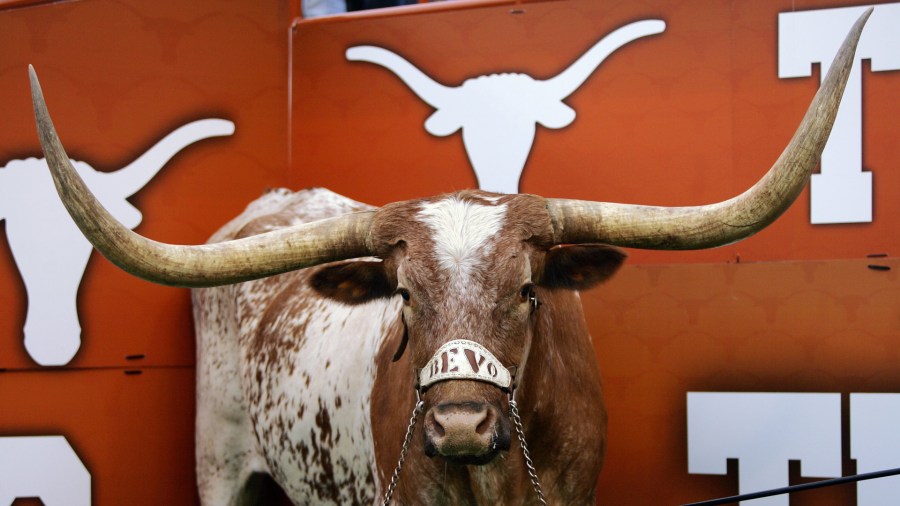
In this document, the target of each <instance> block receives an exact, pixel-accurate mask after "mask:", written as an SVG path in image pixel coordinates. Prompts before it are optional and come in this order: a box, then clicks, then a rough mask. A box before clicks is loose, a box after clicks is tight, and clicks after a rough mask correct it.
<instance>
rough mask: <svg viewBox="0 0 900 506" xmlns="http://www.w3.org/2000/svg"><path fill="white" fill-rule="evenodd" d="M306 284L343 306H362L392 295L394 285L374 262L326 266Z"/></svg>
mask: <svg viewBox="0 0 900 506" xmlns="http://www.w3.org/2000/svg"><path fill="white" fill-rule="evenodd" d="M309 284H310V286H312V287H313V289H315V290H316V291H317V292H319V293H320V294H322V295H323V296H325V297H328V298H330V299H334V300H336V301H339V302H343V303H345V304H362V303H363V302H368V301H370V300H373V299H378V298H382V297H390V296H391V295H392V294H393V293H394V283H392V282H391V280H390V279H389V278H388V275H387V271H385V268H384V263H383V262H378V261H366V260H356V261H352V262H345V263H340V264H335V265H327V266H325V267H322V268H320V269H318V270H317V271H316V272H315V273H314V274H313V275H312V277H311V278H310V280H309Z"/></svg>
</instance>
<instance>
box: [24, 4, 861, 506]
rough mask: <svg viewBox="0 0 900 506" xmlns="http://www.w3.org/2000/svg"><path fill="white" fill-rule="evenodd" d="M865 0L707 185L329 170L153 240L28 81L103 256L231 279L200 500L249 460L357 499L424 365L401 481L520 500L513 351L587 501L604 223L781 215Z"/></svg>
mask: <svg viewBox="0 0 900 506" xmlns="http://www.w3.org/2000/svg"><path fill="white" fill-rule="evenodd" d="M870 12H871V11H869V13H870ZM867 17H868V13H867V14H866V15H864V16H863V17H862V18H861V19H860V21H858V22H857V24H856V25H855V26H854V28H853V31H852V32H851V35H850V36H848V39H847V41H845V44H844V46H843V47H842V49H841V51H840V52H839V54H838V56H837V58H836V61H835V63H834V64H833V65H832V67H831V70H830V72H829V74H828V76H827V77H826V79H825V84H824V85H823V86H822V88H821V89H820V90H819V92H818V93H817V95H816V97H815V98H814V99H813V103H812V104H811V105H810V108H809V111H808V112H807V115H806V116H805V117H804V119H803V121H802V123H801V125H800V127H799V129H798V131H797V133H796V134H795V136H794V138H793V139H792V140H791V142H790V143H789V145H788V147H787V148H786V149H785V151H784V153H783V154H782V156H781V157H780V158H779V159H778V161H776V162H775V164H774V165H773V167H772V168H771V169H770V171H769V172H768V173H767V174H766V175H765V176H764V177H763V178H762V179H761V180H760V181H759V182H758V183H757V184H756V185H755V186H753V187H752V188H751V189H749V190H748V191H747V192H745V193H744V194H742V195H740V196H738V197H735V198H734V199H731V200H728V201H725V202H720V203H718V204H713V205H710V206H698V207H686V208H648V207H643V206H631V205H622V204H608V203H602V202H583V201H569V200H560V199H544V198H542V197H538V196H534V195H497V194H490V193H484V192H480V191H464V192H459V193H455V194H451V195H445V196H440V197H434V198H427V199H421V200H413V201H406V202H398V203H394V204H389V205H387V206H385V207H383V208H380V209H371V208H368V207H367V206H364V205H362V204H357V203H355V202H352V201H349V200H347V199H344V198H342V197H338V196H336V195H334V194H331V193H329V192H326V191H324V190H311V191H305V192H299V193H297V194H290V193H288V192H274V193H270V194H269V195H267V196H265V197H263V198H262V199H260V200H258V201H257V202H255V203H253V204H252V205H251V206H250V207H249V208H248V210H247V211H246V212H245V213H244V214H243V215H241V216H240V217H238V218H237V219H236V220H234V221H232V222H231V223H230V224H228V225H226V227H225V228H223V229H222V230H221V231H220V232H219V233H217V234H216V235H215V236H214V238H213V243H211V244H208V245H203V246H172V245H166V244H161V243H157V242H153V241H150V240H148V239H146V238H143V237H141V236H139V235H137V234H134V233H133V232H131V231H130V230H128V229H127V228H126V227H123V226H121V225H120V224H118V223H117V222H116V221H115V220H114V219H112V217H111V216H109V215H108V214H107V213H106V211H105V210H104V209H103V208H102V207H101V206H100V205H99V204H98V203H97V202H96V201H94V200H93V199H92V198H91V196H90V193H89V192H88V191H87V190H86V188H85V186H84V184H83V182H82V181H80V180H79V179H78V177H77V173H76V172H75V171H74V170H72V168H71V167H70V166H69V164H68V158H67V157H66V155H65V151H64V150H63V148H62V145H61V144H60V142H59V139H58V138H57V137H56V133H55V131H54V129H53V126H52V124H51V123H50V119H49V116H48V115H47V112H46V108H45V106H44V103H43V97H42V96H41V93H40V89H39V86H38V84H37V80H36V77H35V76H34V75H33V73H32V89H33V97H34V101H35V110H36V115H37V121H38V125H39V130H40V134H41V139H42V144H43V145H44V149H45V153H46V155H47V158H48V160H49V161H50V165H51V170H52V172H53V174H54V177H55V178H56V179H57V183H58V185H59V187H60V188H61V191H62V195H63V199H64V201H65V203H66V205H67V207H68V208H69V210H70V212H71V214H72V216H73V218H74V219H75V221H76V222H77V223H78V224H79V226H80V227H81V229H82V230H83V231H84V232H85V234H86V235H88V236H89V238H90V239H91V241H92V242H93V243H94V245H95V246H96V247H97V248H98V249H100V250H101V251H102V252H103V253H104V254H105V255H106V256H107V258H109V259H110V260H112V261H113V262H115V263H116V264H118V265H120V266H121V267H122V268H123V269H126V270H128V271H129V272H131V273H133V274H136V275H138V276H141V277H143V278H145V279H149V280H152V281H155V282H159V283H165V284H173V285H183V286H195V287H203V286H205V287H212V286H216V285H225V284H230V283H237V282H244V283H242V284H238V285H231V286H220V287H216V288H205V289H198V290H197V291H195V292H194V300H195V303H196V305H195V312H196V318H197V331H198V335H197V338H198V365H197V367H198V374H197V377H198V388H197V396H198V398H197V402H198V409H197V471H198V478H199V486H200V495H201V498H202V501H203V503H204V504H206V505H213V504H216V505H219V504H248V503H249V501H250V500H251V496H252V487H249V486H248V484H249V483H251V482H252V480H250V478H251V477H252V476H253V475H254V474H257V473H266V474H269V475H271V476H272V477H273V478H274V479H275V481H276V482H277V483H278V484H279V485H280V486H281V487H283V489H284V490H285V491H286V492H287V494H288V495H289V496H290V497H291V499H292V500H293V501H294V502H295V503H297V504H348V503H359V504H364V503H371V502H372V501H373V500H374V499H375V498H376V497H378V496H379V495H380V494H381V493H382V492H384V490H385V489H386V488H387V483H388V480H389V479H390V475H391V469H392V468H393V466H394V465H395V462H397V459H398V455H399V454H400V448H401V442H402V439H403V432H404V427H405V425H406V424H405V420H406V419H407V416H408V413H410V412H412V410H413V406H414V404H415V394H414V385H417V384H421V385H422V386H423V387H424V386H426V385H427V386H428V388H427V389H424V388H423V389H422V391H421V395H422V396H423V402H424V416H423V417H422V418H423V423H421V424H420V426H419V427H420V428H419V429H417V431H416V436H415V437H414V438H413V439H412V445H411V450H410V453H409V458H408V459H407V462H406V468H404V470H403V475H402V477H401V480H400V483H399V487H398V488H397V490H396V494H395V495H394V500H395V501H396V502H398V503H401V504H522V503H535V502H536V497H535V496H534V495H533V494H532V493H531V492H530V490H529V489H530V484H529V479H528V477H527V476H526V473H525V469H524V465H523V462H522V457H521V456H520V453H519V452H515V451H507V449H508V448H509V447H510V442H509V441H510V433H511V429H510V420H509V418H508V417H507V414H506V413H507V410H508V408H509V406H508V403H507V396H506V394H505V393H504V391H503V390H502V389H501V387H504V386H506V387H507V389H508V384H506V383H500V385H499V386H498V385H495V384H491V383H490V382H493V381H494V379H493V378H492V377H491V375H490V374H481V375H479V376H476V379H472V376H473V371H475V369H479V370H480V366H481V365H483V364H488V365H494V366H496V365H498V364H499V365H502V366H514V367H515V371H514V376H515V380H514V382H513V385H517V386H516V391H515V395H516V396H517V398H518V402H519V403H520V405H521V408H522V412H523V413H524V416H523V426H524V438H525V440H527V441H528V443H529V444H530V445H531V450H532V455H533V457H534V463H535V467H536V474H537V476H538V477H539V479H540V481H541V482H542V483H543V484H544V486H545V488H544V491H545V493H546V495H547V499H548V502H549V503H551V504H591V503H592V502H593V501H594V492H595V486H596V477H597V473H598V471H599V469H600V466H601V464H602V461H603V453H604V447H605V438H606V434H605V430H606V413H605V408H604V405H603V401H602V396H601V390H600V382H599V374H598V371H597V366H596V364H595V363H594V361H593V359H592V358H591V357H592V356H593V353H592V346H591V343H590V337H589V335H588V331H587V328H586V326H585V321H584V317H583V315H582V311H581V307H580V306H579V304H578V296H577V294H576V292H575V290H579V289H584V288H588V287H590V286H593V285H595V284H596V283H598V282H601V281H603V280H604V279H606V278H608V277H609V276H610V275H611V274H612V273H613V272H614V271H615V270H616V268H617V267H618V266H619V265H620V263H621V262H622V259H623V256H624V255H623V254H622V253H621V252H620V251H619V250H618V249H616V248H615V247H613V246H607V245H603V244H597V243H605V244H610V245H617V246H630V247H643V248H660V249H672V248H679V249H689V248H706V247H713V246H716V245H720V244H726V243H730V242H734V241H736V240H740V239H742V238H744V237H747V236H749V235H751V234H753V233H755V232H757V231H759V230H761V229H762V228H763V227H765V226H766V225H768V224H769V223H771V222H772V221H773V220H774V219H775V218H777V217H778V216H779V215H780V214H781V213H782V212H783V211H784V210H785V209H786V208H787V207H788V206H789V205H790V202H791V201H792V200H793V199H794V198H796V196H797V194H799V193H800V191H801V189H802V188H803V187H804V186H805V184H806V181H807V180H808V178H809V174H810V172H811V170H812V169H813V168H814V167H815V165H816V162H817V160H818V157H819V155H820V154H821V151H822V148H823V147H824V144H825V142H826V140H827V137H828V131H829V129H830V126H831V124H832V123H833V121H834V116H835V114H836V111H837V105H838V103H839V102H840V97H841V93H842V90H843V86H844V83H845V82H846V78H847V75H848V73H849V69H850V64H851V63H852V55H853V51H854V48H855V45H856V41H858V38H859V34H860V32H861V30H862V25H863V23H864V22H865V18H867ZM349 211H355V212H350V213H349V214H345V213H348V212H349ZM367 257H369V258H367ZM354 258H355V259H357V260H350V261H348V260H349V259H354ZM329 262H332V263H329ZM321 264H325V265H321ZM316 265H321V266H320V267H316V268H313V269H303V268H306V267H312V266H316ZM275 274H281V275H279V276H274V277H268V278H267V276H272V275H275ZM538 301H539V303H538ZM407 338H408V341H409V346H408V347H409V353H405V354H404V353H403V351H404V349H405V347H406V341H407ZM392 357H398V358H399V359H400V360H399V362H397V363H391V360H392ZM454 367H457V368H459V369H458V370H456V371H454ZM418 368H422V369H424V372H423V371H418V372H417V373H416V374H414V369H418ZM486 369H488V370H489V369H490V368H489V367H488V368H486ZM493 371H499V368H497V367H495V368H494V369H493ZM461 373H467V375H466V376H465V377H464V378H462V379H460V378H454V377H453V376H454V375H457V376H458V375H459V374H461ZM435 380H437V382H436V383H432V381H435ZM429 457H432V458H429Z"/></svg>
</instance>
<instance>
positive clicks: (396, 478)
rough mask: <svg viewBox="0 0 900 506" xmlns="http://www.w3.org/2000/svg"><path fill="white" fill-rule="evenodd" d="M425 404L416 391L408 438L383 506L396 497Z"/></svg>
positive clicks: (382, 502)
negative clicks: (418, 420) (414, 432)
mask: <svg viewBox="0 0 900 506" xmlns="http://www.w3.org/2000/svg"><path fill="white" fill-rule="evenodd" d="M424 407H425V402H424V401H422V399H420V398H419V391H418V390H416V407H414V408H413V412H412V416H411V417H410V418H409V426H407V427H406V436H404V437H403V448H402V449H401V450H400V460H399V461H398V462H397V468H396V469H394V475H393V476H391V484H390V485H388V489H387V492H385V494H384V500H383V501H381V506H388V504H390V502H391V497H393V495H394V489H395V488H397V482H398V481H399V480H400V470H401V469H403V462H404V461H406V453H407V452H408V451H409V443H410V441H412V435H413V431H414V430H415V428H416V420H417V419H418V418H419V414H420V413H422V408H424Z"/></svg>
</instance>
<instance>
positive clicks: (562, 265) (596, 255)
mask: <svg viewBox="0 0 900 506" xmlns="http://www.w3.org/2000/svg"><path fill="white" fill-rule="evenodd" d="M626 256H627V255H626V254H625V252H624V251H622V250H620V249H619V248H616V247H614V246H607V245H606V244H578V245H574V246H557V247H555V248H552V249H550V250H549V251H547V254H546V256H545V257H544V265H543V266H542V268H540V269H539V272H540V273H539V275H538V276H536V278H537V279H536V282H537V284H538V286H542V287H544V288H565V289H569V290H586V289H588V288H591V287H592V286H594V285H596V284H598V283H602V282H604V281H606V280H607V279H609V278H610V277H612V275H613V274H615V273H616V271H618V270H619V267H621V266H622V262H624V261H625V257H626Z"/></svg>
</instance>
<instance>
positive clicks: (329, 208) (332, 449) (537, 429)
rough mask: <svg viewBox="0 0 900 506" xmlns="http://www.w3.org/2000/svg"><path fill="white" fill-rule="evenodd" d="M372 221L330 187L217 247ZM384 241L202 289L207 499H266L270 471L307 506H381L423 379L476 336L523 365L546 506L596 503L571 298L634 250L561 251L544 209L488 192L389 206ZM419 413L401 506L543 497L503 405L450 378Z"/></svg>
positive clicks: (259, 206) (532, 200)
mask: <svg viewBox="0 0 900 506" xmlns="http://www.w3.org/2000/svg"><path fill="white" fill-rule="evenodd" d="M362 209H370V207H369V206H366V205H363V204H360V203H357V202H353V201H351V200H349V199H346V198H344V197H341V196H338V195H336V194H334V193H331V192H329V191H327V190H322V189H313V190H304V191H300V192H297V193H291V192H288V191H286V190H278V191H273V192H269V193H267V194H266V195H264V196H263V197H261V198H260V199H258V200H257V201H255V202H254V203H252V204H251V205H250V206H249V207H248V208H247V210H246V211H245V212H244V213H243V214H241V215H240V216H239V217H237V218H235V219H234V220H232V222H230V223H229V224H228V225H226V226H225V227H224V228H222V229H221V230H220V231H219V232H218V233H217V234H216V235H214V236H213V238H212V239H211V241H212V242H218V241H223V240H227V239H231V238H238V237H245V236H249V235H254V234H258V233H261V232H265V231H268V230H274V229H277V228H281V227H285V226H289V225H293V224H297V223H301V222H308V221H313V220H317V219H321V218H325V217H329V216H335V215H339V214H343V213H346V212H350V211H355V210H362ZM371 239H372V243H373V244H374V245H375V247H376V249H375V251H376V252H377V258H369V259H359V260H354V261H349V262H340V263H335V264H329V265H325V266H320V267H316V268H311V269H305V270H300V271H295V272H291V273H287V274H282V275H279V276H275V277H271V278H265V279H261V280H257V281H251V282H247V283H243V284H240V285H232V286H224V287H217V288H205V289H197V290H194V292H193V298H194V314H195V321H196V331H197V346H198V357H197V360H198V370H197V435H196V444H197V448H196V451H197V473H198V481H199V489H200V497H201V502H202V503H203V504H204V505H205V506H212V505H246V504H254V501H255V499H254V490H253V487H252V486H250V484H251V483H253V480H252V478H253V477H254V475H257V474H268V475H270V476H271V477H272V478H273V479H274V480H275V482H277V483H278V484H279V485H280V486H281V487H282V489H283V490H284V491H285V493H286V494H287V495H288V496H289V497H290V498H291V500H292V501H293V502H294V503H295V504H298V505H301V504H339V505H344V504H373V503H374V502H376V501H378V500H379V497H380V495H381V494H382V493H383V492H384V490H385V489H386V487H387V483H388V482H389V480H390V477H391V473H392V472H393V469H394V466H395V465H396V463H397V460H398V458H399V454H400V448H401V446H402V442H403V436H404V433H405V430H406V426H407V423H408V420H409V417H410V415H411V413H412V410H413V406H414V403H415V391H414V384H415V379H414V372H413V368H414V367H423V366H424V364H425V363H426V362H427V361H428V360H429V359H430V358H431V356H432V354H433V353H434V352H435V350H437V349H438V348H439V347H440V346H441V345H442V344H443V343H445V342H447V341H449V340H452V339H468V340H471V341H475V342H477V343H479V344H481V345H483V346H484V347H486V348H487V349H488V350H490V351H491V352H492V353H493V354H494V355H495V356H496V357H497V358H498V359H499V360H500V361H501V362H502V363H503V364H505V365H509V366H512V365H516V366H519V368H520V370H519V372H518V374H519V377H520V378H521V383H520V385H519V387H518V389H517V392H516V399H517V401H518V403H519V407H520V411H521V413H522V419H523V423H524V427H525V437H526V439H527V442H528V444H529V447H530V450H531V455H532V457H533V459H534V463H535V466H536V468H537V473H538V475H539V477H540V480H541V482H542V484H543V488H544V493H545V494H546V496H547V499H548V502H549V503H550V504H593V503H594V496H595V486H596V481H597V476H598V474H599V471H600V467H601V465H602V462H603V456H604V451H605V446H606V410H605V407H604V404H603V399H602V394H601V387H600V375H599V370H598V367H597V364H596V361H595V359H594V349H593V346H592V344H591V338H590V335H589V333H588V329H587V327H586V324H585V320H584V315H583V313H582V308H581V304H580V301H579V298H578V293H577V292H576V291H575V290H579V289H585V288H589V287H591V286H593V285H595V284H597V283H599V282H601V281H603V280H605V279H607V278H608V277H609V276H611V275H612V274H613V273H614V272H615V271H616V269H617V268H618V267H619V266H620V264H621V262H622V261H623V259H624V255H623V254H622V253H621V252H620V251H619V250H617V249H615V248H611V247H608V246H603V245H580V246H568V247H552V237H551V226H550V218H549V216H548V214H547V211H546V209H545V204H544V201H543V199H541V198H540V197H535V196H529V195H495V194H489V193H484V192H479V191H464V192H459V193H455V194H450V195H444V196H440V197H434V198H429V199H423V200H418V201H408V202H403V203H399V204H390V205H388V206H386V207H384V208H382V209H380V210H379V212H378V214H377V215H376V219H375V224H374V226H373V231H372V236H371ZM533 293H534V294H536V297H537V299H538V300H539V302H540V305H539V307H538V308H537V309H535V308H534V305H533V304H532V303H531V301H530V300H529V299H530V297H531V295H532V294H533ZM401 315H403V316H402V319H401ZM405 332H407V333H408V334H407V335H408V342H409V345H408V349H407V350H406V352H405V353H404V354H403V355H402V357H401V358H400V359H399V360H398V361H396V362H393V361H392V357H394V355H395V354H396V353H397V352H398V350H401V348H402V345H401V342H402V341H404V333H405ZM529 345H530V351H526V350H527V349H528V348H529ZM526 353H527V357H526V356H525V355H526ZM523 366H524V369H522V367H523ZM423 400H424V401H425V414H424V416H421V417H420V418H419V423H418V424H417V427H416V432H415V434H414V437H413V439H412V445H411V448H410V452H409V455H408V457H407V460H406V464H405V467H404V469H403V472H402V474H401V477H400V482H399V486H398V487H397V491H396V493H395V494H394V501H393V502H394V503H395V504H423V505H433V504H472V505H475V504H477V505H488V504H491V505H493V504H536V503H537V496H536V495H535V493H534V491H533V490H532V487H531V483H530V481H529V479H528V476H527V474H526V470H525V464H524V462H523V459H522V454H521V450H520V449H519V448H518V443H517V441H515V434H514V432H513V430H512V428H511V423H510V420H509V418H508V414H509V406H508V402H507V396H506V394H505V393H504V392H503V391H501V390H500V389H499V388H498V387H496V386H494V385H490V384H487V383H481V382H478V381H472V380H454V381H444V382H441V383H437V384H436V385H434V386H432V387H431V388H429V389H428V390H427V391H426V392H425V393H424V395H423ZM453 424H456V425H453ZM467 424H469V425H471V427H469V425H467ZM445 425H446V427H444V426H445ZM451 425H453V426H452V427H451ZM445 429H447V431H450V430H451V429H452V430H453V431H456V432H453V433H454V434H457V433H458V434H462V436H461V437H460V438H455V439H453V438H449V437H445V436H446V435H445ZM447 433H448V434H449V432H447ZM485 434H487V436H485ZM450 439H453V440H450ZM511 439H512V440H513V441H512V443H510V440H511ZM485 445H487V446H485ZM429 455H432V456H429Z"/></svg>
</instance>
